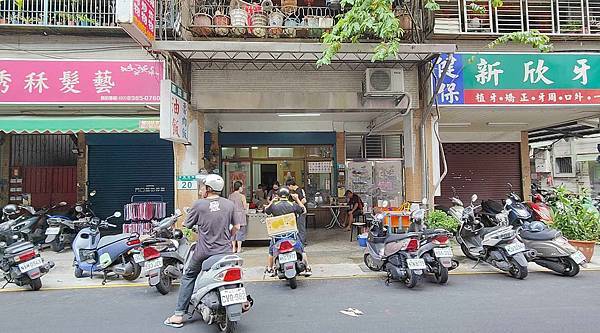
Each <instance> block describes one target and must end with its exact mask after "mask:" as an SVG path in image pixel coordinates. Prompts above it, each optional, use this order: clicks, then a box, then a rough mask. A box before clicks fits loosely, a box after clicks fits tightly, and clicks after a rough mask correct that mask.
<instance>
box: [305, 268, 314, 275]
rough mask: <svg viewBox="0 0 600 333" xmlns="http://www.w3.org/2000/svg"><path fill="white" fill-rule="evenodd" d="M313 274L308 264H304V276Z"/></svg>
mask: <svg viewBox="0 0 600 333" xmlns="http://www.w3.org/2000/svg"><path fill="white" fill-rule="evenodd" d="M312 274H313V272H312V269H311V268H310V266H306V269H305V270H304V276H306V277H309V276H311V275H312Z"/></svg>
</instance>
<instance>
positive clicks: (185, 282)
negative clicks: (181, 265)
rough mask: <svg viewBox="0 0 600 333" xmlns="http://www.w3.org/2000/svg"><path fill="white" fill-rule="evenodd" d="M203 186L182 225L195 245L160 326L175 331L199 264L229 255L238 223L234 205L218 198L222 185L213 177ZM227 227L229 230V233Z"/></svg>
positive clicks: (190, 294) (179, 324)
mask: <svg viewBox="0 0 600 333" xmlns="http://www.w3.org/2000/svg"><path fill="white" fill-rule="evenodd" d="M204 185H205V187H206V190H205V191H202V190H201V194H202V196H203V199H201V200H198V201H196V202H195V203H194V205H193V206H192V208H191V209H190V210H189V212H188V216H187V218H186V221H185V222H184V223H183V225H184V226H185V227H187V228H192V227H193V226H197V228H198V229H197V230H198V243H197V245H196V248H195V251H194V254H193V256H192V260H191V261H190V263H189V266H188V267H186V270H185V272H184V274H183V277H182V278H181V286H180V287H179V295H178V297H177V306H176V308H175V313H174V314H173V316H171V317H169V318H167V319H166V320H165V322H164V324H165V325H167V326H171V327H175V328H179V327H182V326H183V315H184V314H185V313H186V311H187V309H188V306H189V303H190V299H191V297H192V294H193V292H194V284H195V283H196V278H197V277H198V275H199V274H200V272H201V269H202V263H203V262H204V261H205V260H206V259H208V258H210V257H211V256H214V255H218V254H226V253H232V247H231V240H232V239H233V238H234V236H235V233H236V232H237V231H238V230H239V229H240V222H241V221H237V220H236V216H240V214H235V213H236V212H235V205H234V204H233V202H231V201H230V200H228V199H226V198H222V197H220V196H219V192H221V191H222V190H223V187H224V185H225V182H224V181H223V178H221V176H219V175H215V174H210V175H207V176H206V178H205V179H204ZM202 192H204V193H202ZM230 226H233V228H231V231H230V229H229V228H230Z"/></svg>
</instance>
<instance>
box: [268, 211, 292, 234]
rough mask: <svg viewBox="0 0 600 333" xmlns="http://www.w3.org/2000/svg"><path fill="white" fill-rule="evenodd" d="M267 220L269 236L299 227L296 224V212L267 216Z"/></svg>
mask: <svg viewBox="0 0 600 333" xmlns="http://www.w3.org/2000/svg"><path fill="white" fill-rule="evenodd" d="M265 222H266V224H267V233H268V234H269V236H274V235H279V234H283V233H286V232H295V231H298V227H297V226H296V214H294V213H290V214H285V215H281V216H271V217H267V218H266V221H265Z"/></svg>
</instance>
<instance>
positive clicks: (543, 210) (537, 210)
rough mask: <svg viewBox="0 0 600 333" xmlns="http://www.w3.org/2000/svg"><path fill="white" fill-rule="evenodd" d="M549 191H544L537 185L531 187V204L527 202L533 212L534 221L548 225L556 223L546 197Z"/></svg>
mask: <svg viewBox="0 0 600 333" xmlns="http://www.w3.org/2000/svg"><path fill="white" fill-rule="evenodd" d="M546 194H547V191H544V190H542V189H541V188H540V187H539V186H537V185H531V199H532V201H531V202H527V205H528V206H529V208H530V209H531V210H532V211H533V218H532V219H531V220H532V221H542V222H544V223H546V224H548V225H550V224H552V223H553V222H554V221H553V219H552V213H551V209H550V206H548V204H547V203H546V198H545V195H546Z"/></svg>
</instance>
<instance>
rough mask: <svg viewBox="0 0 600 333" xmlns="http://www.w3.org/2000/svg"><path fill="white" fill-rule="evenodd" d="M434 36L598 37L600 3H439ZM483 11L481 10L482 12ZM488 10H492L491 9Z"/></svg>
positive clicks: (556, 0)
mask: <svg viewBox="0 0 600 333" xmlns="http://www.w3.org/2000/svg"><path fill="white" fill-rule="evenodd" d="M438 3H439V4H440V7H441V9H440V10H439V11H437V12H436V14H435V15H436V17H435V29H434V33H436V34H459V33H472V34H502V33H510V32H517V31H530V30H539V31H540V32H543V33H546V34H561V35H563V34H574V35H592V34H600V0H504V1H503V5H502V6H501V7H498V8H493V7H492V4H491V0H475V1H473V0H438ZM482 9H484V10H482ZM490 9H491V10H490Z"/></svg>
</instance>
